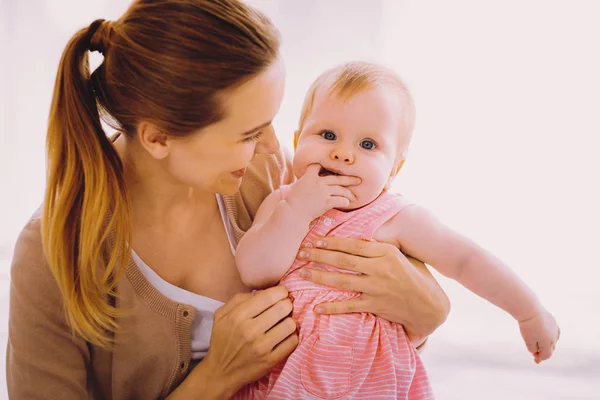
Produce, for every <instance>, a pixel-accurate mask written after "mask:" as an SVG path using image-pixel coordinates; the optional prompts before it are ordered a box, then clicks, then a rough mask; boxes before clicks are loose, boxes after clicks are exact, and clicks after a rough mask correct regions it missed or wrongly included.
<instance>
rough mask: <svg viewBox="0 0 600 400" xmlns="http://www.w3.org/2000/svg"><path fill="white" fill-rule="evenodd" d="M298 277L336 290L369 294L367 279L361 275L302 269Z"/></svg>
mask: <svg viewBox="0 0 600 400" xmlns="http://www.w3.org/2000/svg"><path fill="white" fill-rule="evenodd" d="M300 276H301V277H302V278H304V279H307V280H309V281H312V282H315V283H318V284H321V285H325V286H330V287H334V288H336V289H342V290H349V291H352V292H366V293H369V292H370V290H371V288H370V286H369V278H368V277H366V276H363V275H354V274H347V273H342V272H328V271H321V270H317V269H311V268H303V269H302V270H300Z"/></svg>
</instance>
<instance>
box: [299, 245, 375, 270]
mask: <svg viewBox="0 0 600 400" xmlns="http://www.w3.org/2000/svg"><path fill="white" fill-rule="evenodd" d="M320 240H322V239H320ZM365 243H366V242H365ZM315 245H316V246H319V240H317V241H316V242H315ZM298 259H300V260H307V261H313V262H317V263H321V264H327V265H331V266H332V267H338V268H341V269H347V270H349V271H354V272H360V273H362V274H369V273H370V271H371V260H368V259H366V258H364V257H360V256H356V255H352V254H348V253H342V252H340V251H335V250H329V249H327V250H325V249H322V248H321V249H315V248H306V247H303V248H302V249H301V250H300V252H299V253H298Z"/></svg>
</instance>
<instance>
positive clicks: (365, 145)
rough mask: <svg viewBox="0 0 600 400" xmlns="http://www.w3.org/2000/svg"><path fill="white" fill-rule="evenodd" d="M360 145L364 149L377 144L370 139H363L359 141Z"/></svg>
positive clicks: (372, 147)
mask: <svg viewBox="0 0 600 400" xmlns="http://www.w3.org/2000/svg"><path fill="white" fill-rule="evenodd" d="M360 147H362V148H363V149H365V150H373V149H374V148H375V147H377V146H376V145H375V142H373V141H372V140H363V141H362V142H360Z"/></svg>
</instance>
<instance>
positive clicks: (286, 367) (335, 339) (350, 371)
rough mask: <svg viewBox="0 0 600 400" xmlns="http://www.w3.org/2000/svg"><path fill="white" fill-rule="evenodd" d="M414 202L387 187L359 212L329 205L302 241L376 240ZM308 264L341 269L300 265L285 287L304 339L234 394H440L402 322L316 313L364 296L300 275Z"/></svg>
mask: <svg viewBox="0 0 600 400" xmlns="http://www.w3.org/2000/svg"><path fill="white" fill-rule="evenodd" d="M282 193H283V195H285V191H283V192H282ZM408 205H409V203H408V202H407V201H406V200H405V199H404V198H403V197H402V196H401V195H398V194H392V193H388V192H384V193H383V194H382V195H381V196H379V198H377V199H376V200H375V201H373V202H372V203H370V204H368V205H367V206H365V207H363V208H361V209H359V210H355V211H351V212H342V211H338V210H330V211H328V212H327V213H325V214H324V215H322V216H321V217H320V218H318V219H316V220H314V221H313V222H312V223H311V225H310V230H309V232H308V234H307V235H306V237H305V238H304V241H303V243H302V246H303V247H312V246H313V242H314V241H315V240H316V239H317V238H319V237H324V236H331V237H351V238H360V239H364V240H372V238H373V234H374V233H375V231H376V230H377V229H378V228H379V227H380V226H382V225H383V224H384V223H385V222H386V221H388V220H389V219H390V218H391V217H392V216H394V215H395V214H396V213H398V212H400V211H401V210H402V209H403V208H405V207H406V206H408ZM302 267H310V268H316V269H321V270H325V271H340V270H339V269H337V268H334V267H331V266H328V265H324V264H318V263H313V262H306V261H300V260H296V261H295V262H294V264H293V265H292V267H291V268H290V269H289V270H288V272H287V273H286V275H285V276H284V277H283V279H282V280H281V282H280V284H281V285H284V286H285V287H287V288H288V290H289V291H290V294H291V296H292V298H293V300H294V310H293V318H294V319H295V320H296V321H298V324H299V336H300V343H299V345H298V347H297V348H296V350H294V352H293V353H292V354H291V355H290V356H289V357H288V359H287V360H286V361H285V362H284V363H282V364H281V365H279V366H278V367H276V368H275V369H274V370H273V371H271V373H270V374H269V375H267V376H265V377H264V378H262V379H260V380H259V381H257V382H255V383H253V384H251V385H248V386H246V387H244V388H243V389H242V390H240V391H239V392H238V393H237V395H236V396H235V397H234V398H235V399H286V400H288V399H365V400H366V399H368V400H373V399H410V400H424V399H433V398H434V397H433V393H432V390H431V386H430V384H429V379H428V378H427V374H426V372H425V369H424V368H423V363H422V362H421V359H420V357H419V354H418V352H417V351H416V350H415V348H414V347H413V346H412V344H411V343H410V342H409V340H408V338H407V336H406V333H405V332H404V329H403V328H402V326H401V325H399V324H395V323H391V322H389V321H386V320H384V319H382V318H379V317H377V316H375V315H373V314H367V313H356V314H343V315H317V314H316V313H314V311H313V309H314V307H315V306H316V305H318V304H321V303H324V302H331V301H340V300H346V299H351V298H354V297H357V296H358V293H356V292H349V291H342V290H337V289H332V288H330V287H326V286H322V285H318V284H315V283H312V282H309V281H307V280H305V279H302V278H300V277H299V276H298V272H299V269H300V268H302ZM343 272H348V271H343Z"/></svg>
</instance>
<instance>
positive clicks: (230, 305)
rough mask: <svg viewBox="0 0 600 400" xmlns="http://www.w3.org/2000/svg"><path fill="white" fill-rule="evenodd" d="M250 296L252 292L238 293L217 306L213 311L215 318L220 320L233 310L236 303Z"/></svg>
mask: <svg viewBox="0 0 600 400" xmlns="http://www.w3.org/2000/svg"><path fill="white" fill-rule="evenodd" d="M251 297H252V293H238V294H236V295H235V296H233V297H232V298H231V300H229V301H228V302H227V303H225V304H223V305H222V306H221V307H219V308H217V310H216V311H215V320H217V321H218V320H220V319H221V318H224V317H225V316H226V315H228V314H229V313H230V312H231V311H233V310H234V309H235V308H236V307H237V306H238V305H240V304H242V303H244V302H245V301H247V300H249V299H250V298H251Z"/></svg>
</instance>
